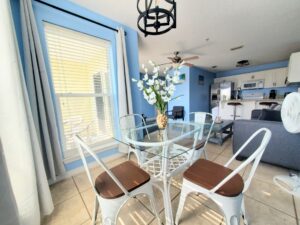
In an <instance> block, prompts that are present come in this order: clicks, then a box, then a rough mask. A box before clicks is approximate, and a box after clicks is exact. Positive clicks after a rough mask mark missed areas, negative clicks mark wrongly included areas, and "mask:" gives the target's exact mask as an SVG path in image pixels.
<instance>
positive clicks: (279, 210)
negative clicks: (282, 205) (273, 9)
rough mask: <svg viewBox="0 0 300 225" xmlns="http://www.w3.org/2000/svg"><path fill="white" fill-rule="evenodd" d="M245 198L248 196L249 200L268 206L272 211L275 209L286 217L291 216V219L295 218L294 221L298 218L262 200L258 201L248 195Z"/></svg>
mask: <svg viewBox="0 0 300 225" xmlns="http://www.w3.org/2000/svg"><path fill="white" fill-rule="evenodd" d="M245 196H246V197H247V198H250V199H252V200H253V201H256V202H259V203H261V204H263V205H264V206H267V207H269V208H272V209H274V210H276V211H278V212H280V213H282V214H284V215H286V216H289V217H291V218H293V219H295V218H296V217H295V215H294V216H292V215H290V214H288V213H286V212H284V211H282V210H281V209H277V208H275V207H274V206H271V205H268V204H267V203H264V202H262V201H260V200H258V199H256V198H253V197H252V196H249V195H246V194H245ZM246 210H247V209H246Z"/></svg>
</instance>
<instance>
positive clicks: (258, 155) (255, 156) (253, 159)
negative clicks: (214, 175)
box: [211, 128, 272, 192]
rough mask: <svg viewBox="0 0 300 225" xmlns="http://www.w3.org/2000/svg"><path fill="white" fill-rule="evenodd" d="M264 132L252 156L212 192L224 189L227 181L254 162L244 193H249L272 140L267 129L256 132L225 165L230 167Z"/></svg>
mask: <svg viewBox="0 0 300 225" xmlns="http://www.w3.org/2000/svg"><path fill="white" fill-rule="evenodd" d="M263 132H264V136H263V139H262V141H261V143H260V145H259V146H258V148H257V149H256V150H255V151H254V152H253V153H252V155H250V156H249V157H248V158H247V159H246V160H245V161H244V162H243V163H242V164H241V165H239V166H238V167H237V168H236V169H235V170H234V171H232V172H231V173H230V174H229V175H228V176H227V177H225V178H224V179H223V180H222V181H221V182H220V183H219V184H218V185H216V186H215V187H214V188H213V189H211V192H215V191H217V190H218V189H219V188H220V187H222V186H223V185H224V184H225V183H226V182H227V181H229V180H230V179H231V178H232V177H234V176H235V175H236V174H238V173H239V172H240V171H241V170H242V169H243V168H245V167H246V166H247V165H249V164H250V163H251V162H253V165H252V168H251V170H250V173H249V175H248V177H247V179H246V181H245V185H244V189H243V192H245V191H247V189H248V188H249V185H250V183H251V180H252V178H253V175H254V173H255V171H256V169H257V166H258V164H259V162H260V159H261V157H262V155H263V153H264V151H265V149H266V147H267V145H268V143H269V141H270V139H271V136H272V133H271V131H270V130H269V129H267V128H261V129H259V130H257V131H256V132H254V133H253V134H252V135H251V137H250V138H249V139H248V140H247V141H246V142H245V143H244V144H243V145H242V146H241V147H240V149H239V150H238V151H237V152H236V153H235V154H234V155H233V156H232V158H231V159H230V160H229V161H228V162H227V163H226V164H225V165H224V166H225V167H228V166H229V165H230V163H232V162H233V160H234V159H235V158H236V157H237V156H238V155H239V154H240V153H241V152H242V151H243V150H244V149H245V147H246V146H247V145H248V144H249V143H250V142H251V141H252V140H253V139H254V138H255V137H256V136H258V135H259V134H260V133H263Z"/></svg>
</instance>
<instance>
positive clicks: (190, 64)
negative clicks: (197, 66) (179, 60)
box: [183, 63, 194, 67]
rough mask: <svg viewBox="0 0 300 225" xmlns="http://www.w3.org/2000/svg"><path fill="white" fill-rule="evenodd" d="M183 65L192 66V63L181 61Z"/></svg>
mask: <svg viewBox="0 0 300 225" xmlns="http://www.w3.org/2000/svg"><path fill="white" fill-rule="evenodd" d="M183 65H185V66H188V67H193V66H194V65H193V64H192V63H183Z"/></svg>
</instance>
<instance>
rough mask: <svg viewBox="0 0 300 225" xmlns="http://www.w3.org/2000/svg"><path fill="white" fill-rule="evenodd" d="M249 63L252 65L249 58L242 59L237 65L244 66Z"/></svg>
mask: <svg viewBox="0 0 300 225" xmlns="http://www.w3.org/2000/svg"><path fill="white" fill-rule="evenodd" d="M249 65H250V63H249V60H241V61H238V62H237V63H236V67H244V66H249Z"/></svg>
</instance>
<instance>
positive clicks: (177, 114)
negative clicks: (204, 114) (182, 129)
mask: <svg viewBox="0 0 300 225" xmlns="http://www.w3.org/2000/svg"><path fill="white" fill-rule="evenodd" d="M172 116H173V117H174V119H183V118H184V106H173V109H172Z"/></svg>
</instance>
